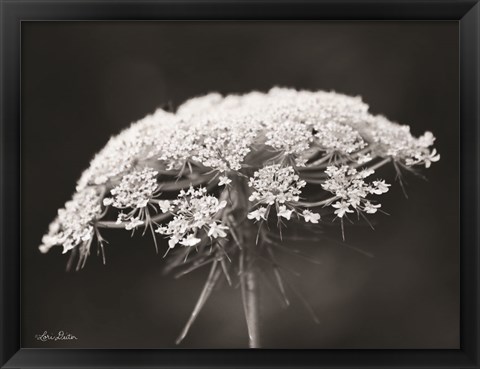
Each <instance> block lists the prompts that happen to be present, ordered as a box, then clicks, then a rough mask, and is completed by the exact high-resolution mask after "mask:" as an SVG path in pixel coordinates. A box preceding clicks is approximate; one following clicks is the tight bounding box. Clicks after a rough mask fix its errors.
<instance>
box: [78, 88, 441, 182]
mask: <svg viewBox="0 0 480 369" xmlns="http://www.w3.org/2000/svg"><path fill="white" fill-rule="evenodd" d="M433 141H434V137H433V135H431V133H429V132H427V133H426V134H425V135H424V136H422V137H420V138H415V137H413V136H412V135H411V133H410V131H409V127H408V126H401V125H398V124H396V123H393V122H390V121H389V120H387V119H386V118H385V117H383V116H374V115H371V114H370V113H369V112H368V105H367V104H365V103H364V102H362V100H361V99H360V98H358V97H350V96H345V95H342V94H338V93H335V92H324V91H317V92H310V91H296V90H294V89H285V88H273V89H271V90H270V91H269V92H268V93H260V92H251V93H248V94H245V95H228V96H225V97H222V96H221V95H219V94H216V93H212V94H209V95H206V96H202V97H198V98H194V99H190V100H188V101H187V102H185V103H184V104H183V105H181V106H180V107H179V109H178V110H177V112H176V113H169V112H166V111H163V110H161V109H159V110H157V111H156V112H155V113H154V114H153V115H150V116H147V117H145V118H144V119H142V120H140V121H138V122H136V123H134V124H133V125H132V126H131V127H130V128H128V129H126V130H124V131H123V132H121V133H120V134H119V135H118V136H116V137H113V138H111V139H110V141H109V142H108V144H107V145H106V146H105V148H104V149H103V150H101V151H100V153H98V154H97V155H96V156H95V158H94V159H93V161H92V162H91V164H90V167H89V168H88V169H87V170H86V171H85V172H84V173H83V174H82V176H81V178H80V180H79V181H78V186H77V188H78V190H81V189H83V188H85V187H86V186H87V185H100V184H106V183H108V182H109V181H116V180H118V179H119V178H121V176H122V175H123V174H125V173H126V172H128V171H129V170H131V169H132V168H134V167H135V166H138V165H140V166H142V165H146V164H148V165H149V166H151V167H153V168H156V169H157V168H158V169H166V170H178V169H179V168H182V167H183V166H184V165H185V163H187V162H191V163H194V164H198V165H201V166H204V167H207V168H211V169H214V170H218V171H221V172H225V171H228V170H235V171H238V170H241V168H243V167H244V166H248V164H249V163H248V158H249V157H250V156H252V155H249V154H252V153H256V152H258V151H259V150H260V151H261V150H264V148H265V149H267V150H268V148H270V150H277V151H279V152H281V153H283V154H285V155H291V156H293V157H296V158H297V157H298V158H299V160H298V164H302V163H303V162H304V160H302V158H304V157H305V156H307V157H306V158H305V159H308V156H309V155H311V154H313V153H315V152H316V151H320V152H321V151H324V152H327V153H335V154H338V155H349V154H352V153H355V152H356V151H358V150H359V149H361V148H364V147H367V146H371V153H372V154H373V155H377V156H380V157H387V156H391V157H392V158H394V159H395V160H397V161H400V162H402V163H403V164H406V165H416V164H425V166H427V167H428V166H429V165H430V163H432V162H434V161H437V160H438V159H439V156H438V155H437V153H436V152H435V151H434V150H433V151H431V150H430V146H431V145H432V144H433ZM152 163H154V164H152Z"/></svg>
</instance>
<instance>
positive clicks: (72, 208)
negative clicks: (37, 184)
mask: <svg viewBox="0 0 480 369" xmlns="http://www.w3.org/2000/svg"><path fill="white" fill-rule="evenodd" d="M100 201H101V195H100V193H99V192H98V190H96V189H95V188H92V187H88V188H86V189H84V190H82V191H81V192H77V193H76V194H75V195H74V196H73V198H72V199H71V200H70V201H67V202H66V203H65V207H64V208H63V209H59V210H58V216H57V218H56V219H55V220H54V221H53V222H52V223H51V224H50V227H49V230H48V233H47V234H46V235H45V236H43V238H42V245H41V246H40V247H39V248H40V251H41V252H43V253H45V252H47V251H48V250H49V249H50V248H51V247H52V246H55V245H61V246H63V253H66V252H67V251H69V250H71V249H73V248H74V247H75V246H77V245H80V244H85V243H86V244H90V243H91V241H92V239H93V236H94V229H93V226H92V224H91V223H92V221H93V220H94V219H95V218H96V217H97V216H99V215H100V213H101V211H102V208H101V205H100Z"/></svg>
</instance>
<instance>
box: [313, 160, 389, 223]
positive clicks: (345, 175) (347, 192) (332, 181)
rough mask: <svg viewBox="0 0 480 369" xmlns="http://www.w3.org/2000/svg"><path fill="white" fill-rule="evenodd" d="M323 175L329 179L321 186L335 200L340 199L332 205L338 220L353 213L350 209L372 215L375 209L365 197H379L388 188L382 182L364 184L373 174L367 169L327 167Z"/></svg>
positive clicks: (345, 166) (346, 166) (387, 185)
mask: <svg viewBox="0 0 480 369" xmlns="http://www.w3.org/2000/svg"><path fill="white" fill-rule="evenodd" d="M325 173H326V174H327V175H328V176H329V179H327V180H326V181H325V182H324V183H323V184H322V187H323V189H325V190H327V191H330V192H332V193H333V194H334V195H335V199H340V201H337V202H335V203H334V204H333V205H332V207H334V208H335V209H337V210H335V214H336V215H337V216H338V217H339V218H342V217H343V216H344V215H345V214H346V213H353V210H352V209H354V210H357V211H365V212H367V213H369V214H372V211H373V209H374V208H376V207H375V206H374V205H372V204H371V203H370V202H369V201H367V200H366V197H367V196H368V195H369V194H375V195H381V194H383V193H385V192H387V191H388V187H389V186H390V185H389V184H386V183H385V181H383V180H382V181H373V182H372V183H367V182H365V178H367V177H369V176H371V175H372V174H373V173H374V171H373V170H369V169H367V170H362V171H357V170H356V169H355V168H352V167H349V166H348V165H343V166H341V167H337V166H329V167H328V168H327V170H325ZM350 207H351V208H352V209H351V208H350ZM378 207H379V206H378ZM374 212H375V211H373V213H374Z"/></svg>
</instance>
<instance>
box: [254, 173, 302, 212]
mask: <svg viewBox="0 0 480 369" xmlns="http://www.w3.org/2000/svg"><path fill="white" fill-rule="evenodd" d="M248 185H249V186H250V187H252V188H253V193H252V194H251V195H250V197H249V201H252V202H255V203H257V204H267V205H273V204H275V203H278V204H285V203H288V202H297V201H298V200H299V199H300V194H301V193H302V190H301V189H302V188H303V187H305V185H306V182H305V181H304V180H301V179H300V177H299V175H298V174H297V173H296V172H295V169H293V167H290V166H287V167H283V168H282V167H281V166H280V164H274V165H269V166H266V167H263V168H262V169H259V170H257V171H256V172H255V173H254V174H253V177H252V178H250V181H249V183H248Z"/></svg>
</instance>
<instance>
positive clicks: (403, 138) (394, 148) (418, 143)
mask: <svg viewBox="0 0 480 369" xmlns="http://www.w3.org/2000/svg"><path fill="white" fill-rule="evenodd" d="M374 126H375V127H374V128H375V129H372V130H371V133H370V134H371V136H372V137H373V142H374V143H375V144H377V145H376V147H377V149H376V150H377V151H378V152H379V153H380V154H381V155H384V156H391V157H392V158H394V159H397V160H404V161H405V164H406V165H408V166H412V165H417V164H423V165H425V167H426V168H429V167H430V165H431V164H432V163H434V162H436V161H438V160H440V155H439V154H438V153H437V151H436V150H435V149H432V150H430V149H429V147H430V146H432V145H433V143H434V141H435V137H434V136H433V134H432V133H431V132H425V133H424V135H423V136H420V137H419V138H415V137H413V136H412V135H411V133H410V127H409V126H404V125H399V124H395V123H392V122H390V121H389V120H388V119H387V118H385V117H381V116H380V117H376V119H375V125H374Z"/></svg>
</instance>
